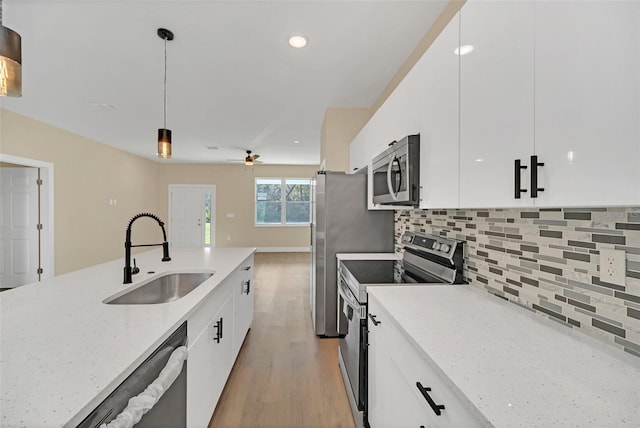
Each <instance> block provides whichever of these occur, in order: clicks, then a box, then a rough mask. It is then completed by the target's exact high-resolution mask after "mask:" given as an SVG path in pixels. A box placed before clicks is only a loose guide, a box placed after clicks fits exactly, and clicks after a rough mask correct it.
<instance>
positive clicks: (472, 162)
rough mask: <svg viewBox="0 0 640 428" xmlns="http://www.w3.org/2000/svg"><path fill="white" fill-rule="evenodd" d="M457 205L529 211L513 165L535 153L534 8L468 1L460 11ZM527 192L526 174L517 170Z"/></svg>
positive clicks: (521, 3) (526, 3) (526, 161)
mask: <svg viewBox="0 0 640 428" xmlns="http://www.w3.org/2000/svg"><path fill="white" fill-rule="evenodd" d="M460 14H461V24H460V25H461V29H460V44H461V46H462V47H466V46H473V51H472V52H470V53H467V54H465V55H461V56H460V205H459V206H461V207H469V208H482V207H487V208H490V207H493V208H498V207H518V206H526V205H532V200H531V199H530V197H529V195H528V193H522V196H521V198H520V199H516V198H515V184H516V178H517V175H516V174H515V161H516V160H517V159H520V160H521V161H522V164H523V165H528V164H529V156H530V155H532V154H533V148H534V141H533V139H534V134H533V129H534V128H533V127H534V111H533V106H534V98H533V96H534V90H533V83H534V76H533V73H534V55H533V53H534V50H533V42H534V24H533V18H534V4H533V2H529V1H517V2H516V1H513V2H511V1H509V2H507V1H468V2H467V3H466V4H465V6H464V7H463V8H462V10H461V11H460ZM519 172H520V174H518V175H519V177H520V179H521V186H520V187H521V188H522V189H529V178H528V177H529V170H528V169H526V170H525V169H523V170H521V171H519Z"/></svg>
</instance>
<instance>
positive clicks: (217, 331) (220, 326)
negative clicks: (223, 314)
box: [213, 318, 223, 343]
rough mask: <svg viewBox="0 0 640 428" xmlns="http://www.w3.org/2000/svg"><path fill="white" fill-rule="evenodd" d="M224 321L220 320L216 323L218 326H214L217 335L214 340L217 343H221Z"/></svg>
mask: <svg viewBox="0 0 640 428" xmlns="http://www.w3.org/2000/svg"><path fill="white" fill-rule="evenodd" d="M222 321H223V318H220V319H219V320H218V321H216V325H215V326H214V328H215V329H216V335H215V337H214V338H213V340H215V341H216V343H220V339H222Z"/></svg>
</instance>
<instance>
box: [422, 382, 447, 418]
mask: <svg viewBox="0 0 640 428" xmlns="http://www.w3.org/2000/svg"><path fill="white" fill-rule="evenodd" d="M416 386H417V387H418V390H419V391H420V393H421V394H422V396H423V397H424V399H425V400H427V403H429V406H431V409H432V410H433V413H435V414H436V415H438V416H440V415H441V414H442V412H441V410H444V404H436V402H435V401H433V398H431V396H430V395H429V391H431V388H425V387H424V386H422V384H421V383H420V382H416Z"/></svg>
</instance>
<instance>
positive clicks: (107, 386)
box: [0, 248, 255, 427]
mask: <svg viewBox="0 0 640 428" xmlns="http://www.w3.org/2000/svg"><path fill="white" fill-rule="evenodd" d="M254 252H255V248H204V249H193V250H192V249H173V250H172V251H171V261H169V262H164V263H163V262H161V258H162V251H161V250H152V251H148V252H145V253H140V254H136V255H135V258H136V261H137V266H138V267H139V268H140V273H139V274H137V275H135V276H134V277H133V283H132V284H127V285H123V284H122V282H123V266H124V262H123V260H122V259H118V260H114V261H112V262H108V263H104V264H101V265H98V266H94V267H90V268H87V269H83V270H79V271H76V272H72V273H68V274H65V275H61V276H57V277H54V278H51V279H48V280H45V281H43V282H40V283H36V284H31V285H27V286H24V287H20V288H17V289H13V290H10V291H6V292H3V293H0V321H1V324H0V392H1V401H0V410H1V412H0V413H1V416H0V426H2V427H61V426H65V427H74V426H76V425H77V424H78V423H79V422H81V421H82V420H83V419H84V417H86V416H87V415H88V414H89V413H90V412H91V410H92V409H93V408H95V407H96V406H97V405H98V404H100V403H101V402H102V400H104V398H105V397H107V396H108V395H109V393H110V392H111V391H113V390H114V389H115V388H116V387H117V386H118V385H119V384H120V383H121V382H122V381H123V380H124V379H125V378H126V377H127V376H128V375H129V374H131V373H132V372H133V370H134V369H135V368H136V367H138V366H139V365H140V364H141V363H142V362H143V361H144V360H145V359H146V358H147V357H148V356H149V355H150V354H151V353H152V352H153V351H154V350H155V349H156V348H157V347H158V346H159V345H160V344H161V343H162V342H163V341H164V340H165V339H166V338H167V337H169V335H171V333H172V332H173V331H174V330H175V329H177V328H178V327H179V326H180V325H181V324H182V323H183V322H185V321H186V320H188V319H189V318H190V317H191V316H192V315H193V314H194V313H196V312H197V311H198V309H199V308H200V306H201V305H202V304H203V302H205V301H207V300H208V299H207V298H208V297H209V296H211V295H213V294H214V291H215V290H216V288H218V286H219V285H220V284H222V283H223V282H224V281H225V279H227V278H228V277H229V276H230V275H231V274H232V273H234V271H236V269H238V268H239V267H240V265H241V264H242V263H243V262H245V261H246V260H247V258H250V257H252V255H253V253H254ZM185 271H186V272H189V271H191V272H194V271H209V272H215V274H214V275H213V276H212V277H211V278H209V279H208V280H207V281H205V282H204V283H202V284H201V285H200V286H199V287H197V288H195V289H194V290H193V291H191V292H190V293H189V294H187V295H186V296H184V297H182V298H181V299H179V300H176V301H174V302H170V303H163V304H153V305H108V304H105V303H103V301H104V300H108V299H109V298H110V297H112V296H114V295H116V294H122V292H123V291H124V290H126V289H133V288H136V287H137V286H139V285H140V284H141V283H143V282H145V281H146V280H148V279H150V278H153V277H156V276H158V275H159V274H162V273H168V272H185ZM190 339H191V340H192V338H191V337H190ZM187 363H188V362H187ZM190 370H198V369H197V368H192V367H190ZM211 412H213V409H211Z"/></svg>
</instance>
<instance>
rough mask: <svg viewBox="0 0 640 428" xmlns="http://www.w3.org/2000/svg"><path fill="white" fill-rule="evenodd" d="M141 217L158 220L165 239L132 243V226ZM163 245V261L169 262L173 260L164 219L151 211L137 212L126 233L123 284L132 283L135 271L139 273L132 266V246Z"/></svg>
mask: <svg viewBox="0 0 640 428" xmlns="http://www.w3.org/2000/svg"><path fill="white" fill-rule="evenodd" d="M141 217H150V218H152V219H154V220H155V221H157V222H158V225H159V226H160V228H161V229H162V238H163V241H162V243H160V244H139V245H133V244H132V243H131V226H133V223H134V222H135V221H136V220H138V219H139V218H141ZM160 245H162V261H163V262H168V261H170V260H171V257H169V242H167V232H166V230H165V229H164V222H163V221H162V220H160V218H159V217H158V216H156V215H155V214H151V213H140V214H136V215H135V216H133V218H131V220H130V221H129V225H128V226H127V233H126V237H125V241H124V282H123V284H131V282H132V278H131V277H132V276H133V274H134V273H138V272H134V270H133V269H132V268H131V248H133V247H156V246H160Z"/></svg>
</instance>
